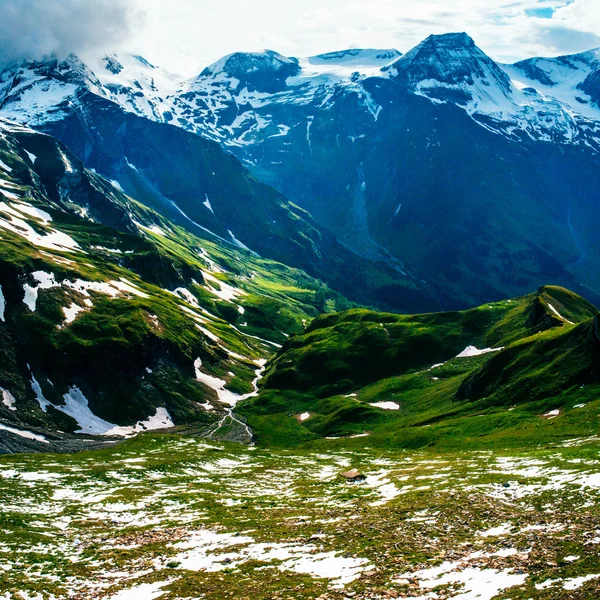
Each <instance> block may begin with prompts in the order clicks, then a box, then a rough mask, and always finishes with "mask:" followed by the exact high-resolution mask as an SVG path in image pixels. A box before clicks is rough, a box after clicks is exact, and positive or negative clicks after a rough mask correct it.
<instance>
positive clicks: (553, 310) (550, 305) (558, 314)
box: [548, 302, 575, 325]
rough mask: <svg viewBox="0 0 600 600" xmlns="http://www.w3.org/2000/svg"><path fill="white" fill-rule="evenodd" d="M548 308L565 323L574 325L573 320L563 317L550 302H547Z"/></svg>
mask: <svg viewBox="0 0 600 600" xmlns="http://www.w3.org/2000/svg"><path fill="white" fill-rule="evenodd" d="M548 308H549V309H550V310H551V311H552V312H553V313H554V314H555V315H556V316H557V317H558V318H559V319H560V320H561V321H564V322H565V323H568V324H569V325H575V323H573V321H569V319H565V318H564V317H563V316H562V315H561V314H560V313H559V312H558V311H557V310H556V308H554V306H552V304H550V302H548Z"/></svg>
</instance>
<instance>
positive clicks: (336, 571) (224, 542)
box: [174, 531, 369, 588]
mask: <svg viewBox="0 0 600 600" xmlns="http://www.w3.org/2000/svg"><path fill="white" fill-rule="evenodd" d="M240 546H243V547H240ZM174 547H175V548H180V549H191V551H190V552H184V553H182V554H180V555H178V556H176V557H175V559H174V560H177V561H179V562H180V563H181V564H180V567H179V568H181V569H188V570H191V571H199V570H204V571H208V572H216V571H222V570H224V569H227V568H232V567H234V568H235V567H237V566H238V565H240V564H242V563H245V562H248V561H251V560H255V561H260V562H272V561H281V562H278V564H276V565H275V566H276V568H277V569H279V570H280V571H294V572H296V573H306V574H308V575H312V576H313V577H319V578H327V579H331V580H333V584H332V587H334V588H342V587H344V586H345V585H346V584H348V583H350V582H352V581H354V580H355V579H357V578H358V577H359V576H360V574H361V572H362V571H364V570H365V569H367V568H368V567H369V562H368V561H367V560H366V559H364V558H352V557H345V556H339V555H338V554H336V553H335V552H315V550H316V549H317V548H316V547H315V546H314V545H311V544H307V545H303V544H299V543H279V542H274V543H254V540H253V539H252V538H250V537H248V536H242V535H238V536H235V535H233V534H230V533H214V532H212V531H203V532H197V533H196V534H194V537H193V538H192V539H191V540H190V541H188V542H179V543H177V544H174ZM226 548H231V551H230V552H222V550H224V549H226ZM216 552H219V553H216Z"/></svg>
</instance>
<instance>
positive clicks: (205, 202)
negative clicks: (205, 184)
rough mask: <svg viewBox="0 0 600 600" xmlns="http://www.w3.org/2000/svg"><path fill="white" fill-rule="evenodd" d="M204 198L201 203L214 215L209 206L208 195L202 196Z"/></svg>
mask: <svg viewBox="0 0 600 600" xmlns="http://www.w3.org/2000/svg"><path fill="white" fill-rule="evenodd" d="M204 195H205V196H206V200H205V201H204V202H203V203H202V204H204V206H206V208H208V210H210V212H211V213H212V214H213V215H214V214H215V211H214V210H213V209H212V206H211V205H210V200H209V199H208V194H204Z"/></svg>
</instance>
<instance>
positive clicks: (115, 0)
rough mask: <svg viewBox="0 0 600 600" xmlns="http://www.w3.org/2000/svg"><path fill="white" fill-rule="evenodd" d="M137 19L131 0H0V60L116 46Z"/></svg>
mask: <svg viewBox="0 0 600 600" xmlns="http://www.w3.org/2000/svg"><path fill="white" fill-rule="evenodd" d="M139 19H140V15H139V11H137V10H133V7H132V2H131V0H94V1H93V2H90V1H89V0H0V63H7V62H11V61H15V60H24V59H39V58H42V57H43V56H45V55H49V54H56V55H58V56H59V57H63V56H64V55H66V54H68V53H69V52H75V53H80V54H85V53H86V52H98V51H101V50H102V49H104V48H106V47H107V46H110V47H118V46H120V45H121V44H122V43H123V42H127V41H128V40H129V39H130V38H131V37H132V35H133V34H134V33H133V31H134V28H135V29H138V30H139V23H140V21H139Z"/></svg>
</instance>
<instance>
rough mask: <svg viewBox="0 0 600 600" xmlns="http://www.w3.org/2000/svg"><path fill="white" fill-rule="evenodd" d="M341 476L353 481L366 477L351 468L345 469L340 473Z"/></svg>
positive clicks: (362, 479)
mask: <svg viewBox="0 0 600 600" xmlns="http://www.w3.org/2000/svg"><path fill="white" fill-rule="evenodd" d="M341 477H343V478H344V479H346V480H347V481H351V482H354V483H356V482H358V481H364V480H365V479H366V477H365V476H364V475H363V474H362V473H361V472H360V471H357V470H356V469H353V470H352V471H346V472H345V473H341Z"/></svg>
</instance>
